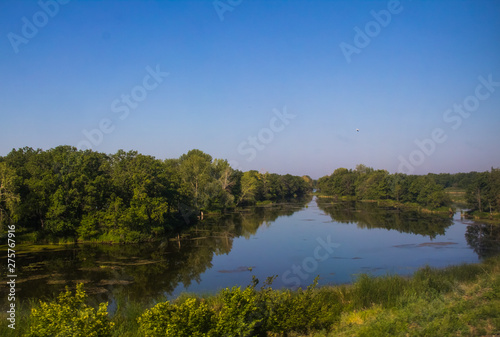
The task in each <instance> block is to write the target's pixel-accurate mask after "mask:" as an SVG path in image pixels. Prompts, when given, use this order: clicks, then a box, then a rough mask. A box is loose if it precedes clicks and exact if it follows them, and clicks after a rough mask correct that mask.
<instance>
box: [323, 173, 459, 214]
mask: <svg viewBox="0 0 500 337" xmlns="http://www.w3.org/2000/svg"><path fill="white" fill-rule="evenodd" d="M316 187H317V189H318V191H319V192H321V193H322V194H325V195H329V196H335V197H337V198H341V197H348V198H351V199H355V200H393V201H396V202H400V203H416V204H419V205H422V206H424V207H428V208H434V209H435V208H439V207H448V206H449V205H450V204H451V200H450V198H449V197H448V195H447V194H446V193H445V191H444V188H443V186H441V185H439V184H437V183H436V182H435V180H434V179H432V177H430V176H417V175H406V174H402V173H395V174H389V172H387V171H386V170H375V169H373V168H371V167H367V166H365V165H357V166H356V169H355V170H352V169H346V168H338V169H336V170H335V171H334V172H333V173H332V174H331V175H329V176H324V177H321V178H319V179H318V181H317V184H316Z"/></svg>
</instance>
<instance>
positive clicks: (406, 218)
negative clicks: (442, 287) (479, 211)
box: [0, 197, 500, 310]
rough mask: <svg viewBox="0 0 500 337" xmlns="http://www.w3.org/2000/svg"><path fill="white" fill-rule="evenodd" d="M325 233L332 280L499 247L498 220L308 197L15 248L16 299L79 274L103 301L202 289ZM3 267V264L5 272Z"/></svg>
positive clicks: (285, 258)
mask: <svg viewBox="0 0 500 337" xmlns="http://www.w3.org/2000/svg"><path fill="white" fill-rule="evenodd" d="M306 207H308V208H306ZM330 219H331V220H330ZM342 224H348V225H345V226H343V225H342ZM450 226H451V227H450ZM367 229H370V230H371V229H386V230H389V231H392V232H387V231H376V230H371V231H370V233H369V234H368V235H367V231H366V230H367ZM464 233H465V237H464ZM328 235H331V236H332V238H335V240H337V241H338V242H340V243H341V244H342V245H341V247H339V249H338V250H336V251H335V254H334V255H333V256H331V258H330V259H328V260H326V261H322V262H321V264H320V263H318V269H317V270H315V271H314V273H315V274H322V278H323V281H324V282H333V283H335V282H344V281H346V280H347V281H348V280H349V279H350V275H353V274H355V273H359V272H367V271H372V272H373V271H374V270H375V271H377V272H378V271H380V273H385V272H393V271H396V272H399V271H401V272H403V273H404V272H407V271H408V270H409V271H412V270H415V268H418V267H419V266H422V265H423V264H428V263H429V264H431V265H434V266H444V265H447V264H450V263H461V262H465V261H468V262H474V260H477V256H479V257H480V258H483V257H487V256H490V255H493V254H495V253H498V252H499V247H500V245H499V242H500V230H499V227H498V226H491V225H481V224H477V225H469V226H466V225H465V224H463V223H461V222H457V221H455V222H454V221H453V220H452V219H450V218H449V217H447V216H445V217H443V216H437V215H431V214H422V213H417V212H408V211H405V212H403V211H399V210H395V209H390V208H381V207H378V206H377V205H376V204H375V203H331V201H330V200H328V199H323V200H317V202H314V201H313V202H311V197H309V198H307V199H304V200H302V201H301V202H298V203H289V204H280V205H272V206H267V207H254V208H248V209H244V210H239V211H236V212H234V213H231V214H226V215H224V216H221V217H219V218H214V217H209V218H206V220H204V221H203V222H201V223H198V224H197V225H195V226H192V227H190V228H189V229H186V230H185V231H182V232H180V233H179V234H178V235H174V236H173V237H170V238H165V239H164V240H163V241H161V242H154V243H143V244H137V245H87V244H86V245H75V246H71V247H67V246H62V247H61V246H59V247H57V249H53V248H50V249H47V250H40V247H35V248H36V249H38V251H36V252H35V251H25V252H24V253H22V252H21V251H18V253H17V254H16V259H17V263H18V268H19V272H18V282H17V291H18V295H19V300H21V301H23V300H26V299H29V298H41V299H43V298H49V297H52V296H54V295H56V294H58V293H59V292H60V291H62V290H64V287H65V286H66V285H69V286H74V284H75V283H77V282H83V283H85V289H86V291H87V292H88V293H89V295H90V296H91V298H93V299H94V300H95V301H101V302H102V301H113V299H116V298H129V299H132V300H150V299H153V298H158V297H160V296H169V295H172V294H173V295H172V296H174V295H175V294H177V293H178V292H179V291H182V290H183V289H182V288H189V287H190V286H192V287H191V288H190V289H188V290H190V291H198V289H197V288H196V286H197V285H198V284H200V285H203V287H202V290H201V291H205V290H206V289H209V290H215V289H216V288H217V286H221V285H223V283H224V286H226V285H227V284H240V285H243V286H244V285H246V284H248V280H249V279H251V275H252V274H259V273H260V275H258V277H259V278H262V277H264V278H265V277H267V276H271V275H275V274H280V273H283V272H284V271H285V270H287V268H291V267H292V266H293V265H295V264H300V263H301V262H302V261H304V259H306V258H308V257H310V256H311V254H312V253H311V252H314V249H315V247H316V245H317V241H316V238H317V237H326V236H328ZM422 236H424V237H427V238H430V239H431V240H430V241H431V242H428V241H429V240H428V239H425V238H422ZM434 239H435V240H434ZM48 248H49V247H48ZM471 248H472V249H473V250H474V251H472V249H471ZM415 249H418V254H415ZM438 249H439V250H440V251H439V253H437V250H438ZM5 254H6V253H5ZM476 254H477V255H476ZM250 255H251V256H250ZM4 256H5V255H4ZM248 257H250V258H248ZM245 263H246V264H247V265H245ZM5 268H6V266H5V265H0V271H1V272H2V273H4V275H5V274H6V270H5ZM252 269H253V270H252ZM279 280H280V279H278V281H279ZM278 281H277V282H278ZM306 281H308V282H309V280H306ZM278 283H279V282H278ZM214 285H215V286H214ZM276 286H279V284H276ZM7 290H8V289H7V287H5V286H4V285H2V286H0V296H3V297H5V296H6V294H7ZM0 309H2V310H3V308H0Z"/></svg>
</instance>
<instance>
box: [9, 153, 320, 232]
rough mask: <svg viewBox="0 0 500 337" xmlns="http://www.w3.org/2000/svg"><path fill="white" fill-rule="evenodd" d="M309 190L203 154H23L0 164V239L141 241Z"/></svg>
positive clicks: (308, 183)
mask: <svg viewBox="0 0 500 337" xmlns="http://www.w3.org/2000/svg"><path fill="white" fill-rule="evenodd" d="M311 188H312V179H310V178H309V177H298V176H292V175H289V174H287V175H278V174H270V173H264V174H263V173H259V172H257V171H248V172H241V171H239V170H234V169H233V168H231V166H230V165H229V163H228V162H227V161H226V160H223V159H212V157H211V156H210V155H208V154H206V153H203V152H202V151H200V150H191V151H189V152H188V153H187V154H184V155H182V156H181V157H180V158H178V159H166V160H160V159H156V158H154V157H152V156H147V155H142V154H139V153H137V152H136V151H130V152H125V151H123V150H119V151H118V152H117V153H115V154H112V155H109V154H105V153H100V152H95V151H91V150H86V151H81V150H77V149H76V148H74V147H70V146H59V147H56V148H53V149H50V150H47V151H43V150H40V149H37V150H34V149H32V148H28V147H25V148H22V149H17V150H12V151H11V152H10V153H9V154H8V155H7V156H5V157H0V228H1V230H0V231H2V232H4V231H5V230H6V225H8V224H15V225H16V229H17V232H18V233H22V232H28V233H29V232H31V233H32V234H33V240H36V239H39V238H40V237H44V236H47V235H48V236H51V237H74V238H78V239H81V240H93V239H96V240H99V241H137V240H141V239H145V238H148V237H151V236H157V235H162V234H163V233H165V232H166V231H169V230H171V229H173V227H175V226H176V225H177V226H179V225H183V224H186V223H189V222H190V221H192V220H195V219H196V217H197V216H199V214H200V211H218V210H220V211H224V210H226V209H228V208H234V207H236V206H240V205H252V204H255V203H258V202H262V201H281V200H289V199H292V198H296V197H302V196H304V195H305V194H307V193H308V192H309V191H310V190H311Z"/></svg>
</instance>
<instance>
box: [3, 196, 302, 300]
mask: <svg viewBox="0 0 500 337" xmlns="http://www.w3.org/2000/svg"><path fill="white" fill-rule="evenodd" d="M310 201H311V197H308V198H304V199H303V200H300V201H299V202H295V203H288V204H279V205H271V206H264V207H253V208H248V209H244V210H239V211H237V212H234V213H230V214H226V215H223V216H220V217H208V218H206V220H204V221H203V222H200V223H198V224H196V225H194V226H192V227H190V228H189V229H186V230H184V231H182V232H180V233H179V235H175V236H174V237H171V238H165V239H164V240H163V241H161V242H153V243H142V244H130V245H102V244H100V245H90V244H81V245H75V246H70V247H64V248H62V247H59V249H55V250H52V249H51V250H47V251H43V250H42V251H38V252H36V253H34V252H25V253H22V252H21V251H19V252H18V254H17V263H18V266H20V272H19V273H18V274H19V278H18V280H17V290H18V294H19V297H20V299H21V300H22V299H24V300H26V299H28V298H41V299H43V298H50V297H52V296H54V295H57V294H58V293H59V292H61V291H62V290H64V288H65V286H66V285H70V286H71V285H74V284H75V283H78V282H83V283H84V284H85V289H86V291H87V292H88V293H89V295H90V296H92V297H93V298H94V300H98V301H110V300H112V299H113V298H116V297H117V296H122V297H127V298H130V299H134V300H140V299H144V298H155V297H159V296H162V295H165V294H170V293H172V292H173V291H174V289H176V288H177V287H178V286H179V285H181V284H182V285H183V286H184V287H189V286H190V285H191V284H192V283H193V282H200V281H201V278H200V276H201V275H202V274H203V273H204V272H205V271H207V270H208V269H210V268H211V267H212V260H213V258H214V256H215V255H223V254H229V252H230V251H231V250H232V248H233V240H234V239H235V238H237V237H240V236H241V237H245V238H250V237H251V236H253V235H255V233H256V232H257V230H258V229H259V227H261V226H269V225H270V224H271V223H272V222H274V221H275V220H276V219H277V218H278V217H283V216H291V215H292V214H294V213H295V212H297V211H299V210H301V209H303V208H304V207H305V205H306V204H307V203H308V202H310ZM0 268H5V266H3V265H2V267H0ZM5 272H6V271H5V270H2V273H5ZM6 294H7V288H6V287H2V288H0V296H4V295H5V296H6Z"/></svg>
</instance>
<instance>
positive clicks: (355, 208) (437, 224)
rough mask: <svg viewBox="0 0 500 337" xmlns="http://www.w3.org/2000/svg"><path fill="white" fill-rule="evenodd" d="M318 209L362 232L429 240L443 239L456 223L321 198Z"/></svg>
mask: <svg viewBox="0 0 500 337" xmlns="http://www.w3.org/2000/svg"><path fill="white" fill-rule="evenodd" d="M317 202H318V207H319V208H320V209H321V210H322V211H323V212H325V214H328V215H329V216H330V217H331V218H332V220H333V221H336V222H340V223H349V224H350V223H355V224H357V226H358V227H359V228H384V229H388V230H396V231H398V232H400V233H411V234H419V235H424V236H428V237H429V238H431V239H433V238H435V237H436V236H437V235H443V234H444V233H445V232H446V228H448V227H449V226H451V225H452V224H453V219H451V218H450V217H449V216H446V215H444V216H443V215H436V214H425V213H421V212H416V211H401V210H398V209H394V208H389V207H379V206H378V205H377V203H374V202H340V203H339V202H332V201H331V199H327V198H320V199H318V200H317Z"/></svg>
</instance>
